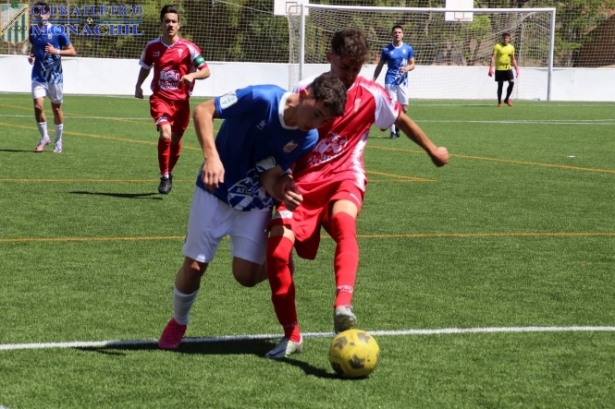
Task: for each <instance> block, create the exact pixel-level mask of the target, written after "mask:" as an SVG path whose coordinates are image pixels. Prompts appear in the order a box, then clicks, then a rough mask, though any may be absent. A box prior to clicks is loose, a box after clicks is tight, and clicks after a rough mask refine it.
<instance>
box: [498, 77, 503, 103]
mask: <svg viewBox="0 0 615 409" xmlns="http://www.w3.org/2000/svg"><path fill="white" fill-rule="evenodd" d="M502 88H504V81H498V104H501V103H502Z"/></svg>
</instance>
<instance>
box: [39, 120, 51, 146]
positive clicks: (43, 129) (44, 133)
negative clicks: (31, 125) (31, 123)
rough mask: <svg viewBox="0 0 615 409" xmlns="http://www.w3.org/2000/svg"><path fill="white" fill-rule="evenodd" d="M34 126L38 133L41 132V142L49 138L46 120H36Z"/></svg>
mask: <svg viewBox="0 0 615 409" xmlns="http://www.w3.org/2000/svg"><path fill="white" fill-rule="evenodd" d="M36 126H37V127H38V133H40V134H41V143H42V142H43V141H44V140H45V138H49V134H48V133H47V122H46V121H45V122H37V123H36Z"/></svg>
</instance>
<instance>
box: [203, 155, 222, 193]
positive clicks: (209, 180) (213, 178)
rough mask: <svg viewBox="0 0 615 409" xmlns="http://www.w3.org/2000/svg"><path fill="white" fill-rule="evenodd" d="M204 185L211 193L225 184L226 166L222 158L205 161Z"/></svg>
mask: <svg viewBox="0 0 615 409" xmlns="http://www.w3.org/2000/svg"><path fill="white" fill-rule="evenodd" d="M201 179H202V180H203V184H204V185H205V187H206V188H207V189H209V191H210V192H213V191H214V190H216V189H217V188H218V186H220V183H223V182H224V165H222V162H221V161H220V158H218V157H216V158H210V159H207V160H206V161H205V164H204V165H203V169H202V171H201Z"/></svg>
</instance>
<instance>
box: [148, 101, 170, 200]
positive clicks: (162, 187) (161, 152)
mask: <svg viewBox="0 0 615 409" xmlns="http://www.w3.org/2000/svg"><path fill="white" fill-rule="evenodd" d="M149 102H150V114H151V116H152V118H154V121H155V122H156V127H157V128H158V132H159V135H158V167H159V169H160V184H159V185H158V192H160V193H162V194H167V193H169V192H170V191H171V187H172V185H171V180H170V177H169V174H170V172H169V164H170V157H171V134H172V130H171V125H172V124H173V117H172V113H173V108H172V107H171V106H170V103H169V102H168V101H166V100H164V99H162V98H160V97H157V96H156V95H152V96H150V99H149Z"/></svg>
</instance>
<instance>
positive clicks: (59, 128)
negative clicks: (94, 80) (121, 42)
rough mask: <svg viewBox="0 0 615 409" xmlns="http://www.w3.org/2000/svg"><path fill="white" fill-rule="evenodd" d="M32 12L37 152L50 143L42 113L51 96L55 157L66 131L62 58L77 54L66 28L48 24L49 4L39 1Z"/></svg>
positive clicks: (31, 41) (60, 151)
mask: <svg viewBox="0 0 615 409" xmlns="http://www.w3.org/2000/svg"><path fill="white" fill-rule="evenodd" d="M31 10H32V12H33V13H34V14H35V16H34V18H35V20H36V23H37V24H36V25H33V26H32V27H30V32H29V40H30V44H31V45H32V48H31V50H30V56H29V57H28V61H29V62H30V64H32V99H33V101H34V117H35V118H36V124H37V126H38V131H39V133H40V134H41V139H40V141H39V143H38V145H37V146H36V149H35V150H36V152H42V151H43V150H44V149H45V146H47V145H49V143H50V142H51V141H50V139H49V134H48V132H47V118H46V117H45V112H44V109H43V107H44V104H45V97H46V96H49V99H50V100H51V109H52V111H53V123H54V128H55V146H54V149H53V151H54V153H62V133H63V131H64V114H63V113H62V102H63V98H64V89H63V84H64V77H63V73H62V56H65V57H74V56H75V55H77V52H76V51H75V48H74V47H73V45H72V44H71V42H70V39H69V38H68V35H67V34H66V30H65V29H64V27H62V26H56V25H53V24H51V23H49V12H50V8H49V4H47V3H45V2H42V1H39V2H36V3H34V5H33V6H32V8H31Z"/></svg>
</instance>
